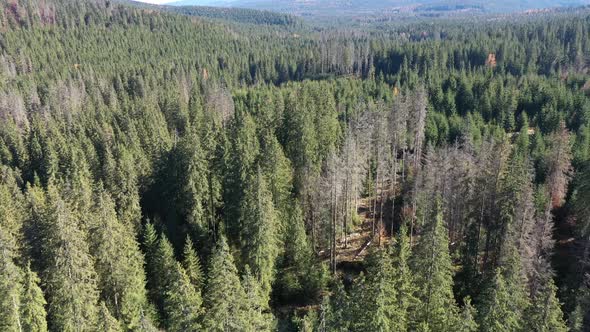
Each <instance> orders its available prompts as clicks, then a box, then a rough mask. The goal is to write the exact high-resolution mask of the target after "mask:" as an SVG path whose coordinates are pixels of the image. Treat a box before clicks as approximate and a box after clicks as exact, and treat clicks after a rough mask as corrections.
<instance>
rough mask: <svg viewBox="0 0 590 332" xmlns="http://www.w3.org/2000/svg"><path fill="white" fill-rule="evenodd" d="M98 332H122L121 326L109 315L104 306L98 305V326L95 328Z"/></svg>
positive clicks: (102, 303) (102, 304)
mask: <svg viewBox="0 0 590 332" xmlns="http://www.w3.org/2000/svg"><path fill="white" fill-rule="evenodd" d="M96 331H98V332H122V331H123V330H122V329H121V324H119V322H118V321H117V320H116V319H115V317H113V316H112V315H111V313H110V312H109V309H108V308H107V306H106V305H105V304H104V302H101V303H100V308H99V311H98V324H97V326H96Z"/></svg>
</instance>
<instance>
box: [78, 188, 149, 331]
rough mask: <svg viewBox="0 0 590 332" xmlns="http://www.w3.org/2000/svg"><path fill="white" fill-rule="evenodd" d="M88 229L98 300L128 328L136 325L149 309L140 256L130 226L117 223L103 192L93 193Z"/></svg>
mask: <svg viewBox="0 0 590 332" xmlns="http://www.w3.org/2000/svg"><path fill="white" fill-rule="evenodd" d="M95 202H96V205H95V207H94V216H95V218H96V221H95V222H94V224H93V225H92V226H91V237H90V239H91V241H92V250H93V253H94V257H95V260H96V271H97V273H98V276H99V288H100V290H101V298H102V300H103V301H104V302H105V305H106V306H107V308H108V309H109V312H111V313H112V315H114V317H115V318H117V319H119V320H121V322H123V323H124V324H125V326H126V328H127V329H135V328H137V326H138V325H139V319H140V317H141V312H143V311H146V310H147V308H148V302H147V293H146V290H145V283H146V282H145V274H144V270H143V256H142V254H141V251H140V250H139V245H138V243H137V241H136V240H135V236H134V234H133V230H132V229H131V227H133V225H132V224H127V225H124V224H122V223H121V222H120V221H119V220H117V214H116V211H115V204H114V202H113V201H112V199H111V198H110V196H109V195H108V193H106V192H105V191H102V190H100V191H99V192H98V193H97V194H96V198H95Z"/></svg>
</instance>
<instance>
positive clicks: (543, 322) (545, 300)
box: [526, 279, 568, 332]
mask: <svg viewBox="0 0 590 332" xmlns="http://www.w3.org/2000/svg"><path fill="white" fill-rule="evenodd" d="M556 293H557V287H556V286H555V284H554V283H553V280H552V279H548V280H547V283H546V285H544V287H543V288H542V289H541V290H540V291H539V292H538V293H537V294H536V296H535V297H534V298H533V299H532V301H531V305H530V307H529V310H528V312H527V314H526V318H527V319H526V322H527V328H526V329H527V330H530V331H539V332H565V331H568V328H567V326H566V324H565V322H564V320H563V312H562V311H561V304H560V303H559V300H558V299H557V294H556Z"/></svg>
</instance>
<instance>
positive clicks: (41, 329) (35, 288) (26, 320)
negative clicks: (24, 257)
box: [20, 265, 47, 332]
mask: <svg viewBox="0 0 590 332" xmlns="http://www.w3.org/2000/svg"><path fill="white" fill-rule="evenodd" d="M23 279H24V281H23V293H22V297H21V307H20V315H21V324H22V328H23V331H30V332H46V331H47V313H46V312H45V305H47V301H45V298H44V297H43V291H42V290H41V288H40V287H39V283H40V281H41V280H40V279H39V277H38V276H37V274H36V273H35V272H33V271H31V267H30V266H29V265H27V268H26V269H25V273H24V278H23Z"/></svg>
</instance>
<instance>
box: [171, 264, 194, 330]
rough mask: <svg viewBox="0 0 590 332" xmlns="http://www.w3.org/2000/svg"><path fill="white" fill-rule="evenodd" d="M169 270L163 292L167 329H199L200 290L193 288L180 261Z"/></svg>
mask: <svg viewBox="0 0 590 332" xmlns="http://www.w3.org/2000/svg"><path fill="white" fill-rule="evenodd" d="M170 272H171V275H170V278H171V280H170V281H169V282H170V284H169V285H168V286H167V287H166V292H165V294H164V310H165V311H166V315H167V327H168V331H171V332H185V331H186V332H197V331H201V314H202V307H201V305H202V302H203V301H202V299H201V291H200V290H197V289H195V287H194V286H193V284H192V283H191V280H190V278H189V276H188V275H187V274H186V272H185V270H184V268H183V267H182V266H181V265H180V263H177V264H176V266H175V267H174V269H173V270H172V271H170Z"/></svg>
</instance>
